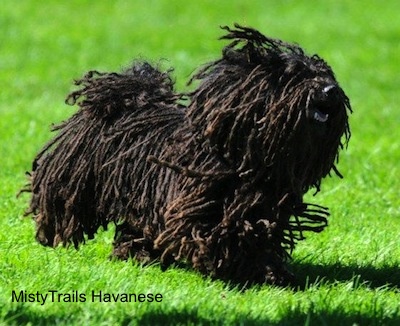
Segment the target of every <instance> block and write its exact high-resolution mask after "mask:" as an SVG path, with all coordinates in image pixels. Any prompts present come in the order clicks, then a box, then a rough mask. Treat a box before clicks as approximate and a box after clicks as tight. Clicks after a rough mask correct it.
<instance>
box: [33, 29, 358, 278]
mask: <svg viewBox="0 0 400 326" xmlns="http://www.w3.org/2000/svg"><path fill="white" fill-rule="evenodd" d="M224 29H225V30H226V31H227V35H225V36H224V37H222V39H227V40H232V42H231V44H229V45H228V46H226V47H225V48H224V50H223V53H222V58H220V59H219V60H217V61H215V62H212V63H210V64H208V65H206V66H205V67H203V68H202V69H201V70H200V71H199V72H198V73H197V74H196V75H195V76H194V77H193V79H192V81H191V82H193V81H196V80H199V81H200V82H199V85H198V87H197V89H196V90H194V91H193V92H191V93H189V94H186V95H184V94H179V93H176V92H174V89H173V82H172V80H171V78H170V76H169V74H168V73H165V72H160V71H159V70H158V69H156V68H154V67H152V66H151V65H150V64H148V63H145V62H144V63H143V62H142V63H136V64H134V65H133V67H131V68H130V69H128V70H126V71H125V72H123V73H120V74H119V73H99V72H97V71H91V72H89V73H88V74H87V75H86V76H84V77H83V79H81V80H79V81H77V82H76V85H78V86H80V89H79V90H77V91H75V92H73V93H71V94H70V95H69V96H68V98H67V103H69V104H75V103H77V104H78V105H79V107H80V109H79V111H78V112H77V113H75V115H73V116H72V117H71V118H70V119H69V120H68V121H66V122H64V123H62V124H61V125H59V126H57V127H55V128H54V130H56V131H57V135H56V136H55V138H54V139H53V140H52V141H51V142H50V143H49V144H48V145H47V146H45V147H44V149H43V150H42V151H41V152H40V153H39V154H38V155H37V157H36V159H35V160H34V162H33V171H32V173H31V178H30V185H29V189H27V190H28V191H30V192H32V199H31V204H30V210H29V212H28V213H31V214H33V215H34V220H35V221H36V224H37V236H36V237H37V239H38V241H39V242H40V243H42V244H44V245H47V246H52V247H55V246H57V245H58V244H59V243H62V244H63V245H67V244H69V243H71V242H72V243H73V244H74V245H75V246H76V247H78V245H79V243H81V242H84V241H85V235H87V237H88V238H89V239H91V238H93V236H94V234H95V233H96V231H97V230H98V228H99V227H100V226H103V227H104V228H106V227H107V224H108V223H110V222H114V223H115V224H116V230H117V231H116V235H115V242H114V255H116V256H118V257H120V258H123V259H126V258H128V257H130V256H132V257H134V258H136V259H138V260H140V261H144V262H146V261H153V260H159V261H161V263H162V265H163V266H167V265H169V264H171V263H172V262H175V261H181V262H185V263H189V264H191V265H192V266H193V267H194V268H195V269H197V270H199V271H201V272H202V273H204V274H207V275H211V276H213V277H217V278H220V279H224V280H229V281H234V282H239V283H245V282H250V283H263V282H268V283H275V284H285V283H286V282H287V281H290V280H291V278H292V275H291V274H290V273H289V272H287V271H286V268H285V262H286V261H287V260H288V258H289V257H290V253H291V251H292V250H293V248H294V246H295V243H296V242H297V241H298V240H302V239H304V236H303V231H314V232H320V231H321V230H323V228H324V227H325V226H326V224H327V219H326V218H327V216H328V215H329V214H328V211H327V209H326V208H324V207H322V206H318V205H313V204H306V203H304V202H303V195H304V194H305V193H306V192H307V191H308V190H309V189H310V188H315V189H316V191H319V189H320V183H321V180H322V179H323V178H324V177H325V176H326V175H328V174H329V173H330V172H331V171H334V172H335V173H336V174H337V175H338V176H341V175H340V173H339V172H338V170H337V169H336V167H335V163H336V162H337V161H338V151H339V149H341V148H343V146H344V145H346V144H347V141H348V140H349V137H350V131H349V125H348V113H349V112H351V108H350V103H349V100H348V98H347V97H346V95H345V93H344V92H343V90H342V89H341V88H340V86H339V84H338V82H337V81H336V79H335V76H334V74H333V72H332V70H331V68H330V67H329V66H328V65H327V64H326V62H325V61H323V60H322V59H321V58H319V57H318V56H317V55H314V56H311V57H310V56H307V55H305V54H304V52H303V50H302V49H301V48H300V47H298V46H297V45H292V44H287V43H285V42H282V41H279V40H275V39H271V38H268V37H265V36H264V35H262V34H260V33H259V32H257V31H256V30H254V29H250V28H244V27H241V26H239V25H235V29H230V28H228V27H224ZM187 103H188V104H187ZM186 104H187V105H186ZM342 136H343V137H342ZM342 138H343V140H342Z"/></svg>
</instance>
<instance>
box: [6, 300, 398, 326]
mask: <svg viewBox="0 0 400 326" xmlns="http://www.w3.org/2000/svg"><path fill="white" fill-rule="evenodd" d="M82 315H85V316H86V318H85V317H84V318H82ZM87 316H88V314H87V313H85V314H80V316H78V315H65V314H51V313H50V314H49V313H48V312H47V313H46V315H43V312H40V311H35V310H32V309H30V308H29V307H26V306H23V305H21V306H18V307H16V309H13V310H12V311H10V312H8V313H7V314H6V315H5V316H4V317H5V318H4V319H3V320H2V321H3V322H6V324H7V325H26V324H31V325H39V326H40V325H77V324H82V323H90V324H91V323H95V324H97V323H102V324H104V323H105V322H109V323H110V324H113V325H121V326H129V325H166V326H168V325H257V326H258V325H324V324H325V325H355V324H358V325H382V324H383V325H399V324H400V317H398V316H395V317H393V318H390V317H382V318H379V316H375V317H370V316H366V315H362V314H360V313H355V314H351V313H345V312H343V311H324V310H322V311H319V312H312V311H308V312H306V313H304V312H303V311H300V310H299V309H294V310H291V311H290V313H289V314H288V315H286V316H284V317H283V318H281V319H280V320H274V321H272V320H269V319H262V318H251V317H249V316H248V315H243V314H237V315H234V316H229V319H228V320H226V319H225V318H224V317H223V316H220V317H215V316H207V317H203V316H199V315H198V313H197V312H196V310H195V309H193V310H192V311H177V310H172V311H166V312H163V311H149V312H145V313H144V314H142V315H141V316H132V315H128V314H126V313H122V314H121V315H118V316H116V315H114V316H110V318H109V319H108V320H99V318H96V317H94V318H93V319H92V318H90V317H89V318H88V317H87Z"/></svg>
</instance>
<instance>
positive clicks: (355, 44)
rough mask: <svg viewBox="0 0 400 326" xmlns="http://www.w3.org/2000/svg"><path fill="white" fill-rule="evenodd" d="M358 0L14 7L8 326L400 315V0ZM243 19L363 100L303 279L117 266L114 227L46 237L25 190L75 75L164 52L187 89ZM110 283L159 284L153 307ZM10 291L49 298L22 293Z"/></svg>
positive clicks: (4, 277)
mask: <svg viewBox="0 0 400 326" xmlns="http://www.w3.org/2000/svg"><path fill="white" fill-rule="evenodd" d="M360 4H361V2H357V1H353V2H351V1H346V0H327V1H319V2H310V1H308V0H307V1H306V0H300V1H291V0H287V1H279V2H278V1H272V0H267V1H265V0H255V1H239V0H231V1H225V0H223V1H211V0H206V1H197V2H194V1H193V2H189V1H183V0H180V1H175V0H169V1H167V0H165V1H162V0H148V1H146V2H143V1H127V0H126V1H122V0H121V1H118V0H116V1H105V0H104V1H101V0H98V1H84V0H71V1H57V0H49V1H39V0H37V1H35V0H21V1H12V0H4V1H2V3H1V10H0V29H1V33H0V85H1V90H0V324H4V325H25V324H29V325H54V324H58V325H136V324H140V325H146V324H149V325H157V324H159V325H208V324H211V325H214V324H217V325H218V324H221V325H224V324H231V325H240V324H243V325H268V324H271V325H399V324H400V293H399V292H400V291H399V289H400V269H399V265H400V240H399V235H400V199H399V198H400V196H399V195H400V193H399V192H400V164H399V162H400V142H399V139H400V128H399V126H400V110H399V108H398V107H397V106H398V105H399V104H398V103H399V88H400V73H399V59H398V57H399V53H400V20H399V19H398V9H399V8H398V1H397V0H387V1H385V2H384V3H383V2H381V1H380V2H378V1H376V0H365V1H363V2H362V4H361V5H360ZM233 22H238V23H241V24H243V25H249V26H253V27H255V28H257V29H260V30H261V31H262V32H264V33H266V34H267V35H270V36H273V37H278V38H282V39H284V40H287V41H295V42H298V43H299V44H301V45H302V46H303V47H304V48H305V49H306V50H307V52H309V53H318V54H319V55H320V56H322V57H323V58H325V59H326V60H327V61H328V62H329V64H330V65H331V66H332V67H333V69H334V71H335V73H336V76H337V78H338V79H339V81H340V82H341V85H342V87H343V88H344V89H345V91H346V93H347V94H348V96H349V97H350V99H351V103H352V106H353V109H354V114H353V115H352V117H351V128H352V139H351V142H350V145H349V148H348V150H347V151H346V152H345V153H343V154H342V156H341V161H340V164H339V169H340V171H341V172H342V173H343V174H344V175H345V178H344V179H343V180H339V179H338V178H328V179H327V180H325V181H326V182H324V183H323V185H322V191H321V193H319V194H318V195H317V196H316V198H311V197H312V195H311V194H310V195H309V197H310V198H308V199H309V200H311V201H312V202H316V203H319V204H323V205H326V206H328V207H330V209H331V213H332V216H331V218H330V220H329V224H330V225H329V227H328V228H327V229H326V230H325V231H324V232H323V233H321V234H309V236H308V238H307V240H305V241H303V242H302V243H299V245H298V247H297V248H296V250H295V251H294V254H293V262H292V263H291V269H292V270H293V271H294V272H295V273H296V275H297V276H298V277H299V280H300V282H301V284H302V285H301V286H300V287H299V288H296V289H293V288H290V289H289V288H278V287H271V286H257V287H253V288H251V289H249V290H247V291H244V292H243V291H240V289H237V288H232V287H229V286H228V285H227V284H224V283H222V282H219V281H211V280H209V279H206V278H203V277H202V276H200V275H198V274H197V273H195V272H193V271H190V270H183V269H177V268H170V269H168V270H167V271H165V272H162V271H161V270H160V268H159V266H158V265H154V266H147V267H143V266H141V265H138V264H136V263H135V262H132V261H129V262H121V261H112V260H108V256H109V254H110V252H111V243H112V232H103V233H100V234H99V236H98V237H97V238H96V239H95V240H93V241H91V242H89V243H88V244H87V245H86V246H83V247H82V248H81V249H80V250H79V251H75V250H74V249H72V248H71V249H64V248H57V249H55V250H54V249H49V248H44V247H42V246H40V245H39V244H38V243H37V242H36V241H35V240H34V225H33V222H32V221H31V219H30V218H24V217H23V212H24V209H25V208H26V207H27V203H28V200H29V197H28V196H27V195H24V196H21V197H20V198H16V194H17V193H18V191H19V189H20V188H21V187H23V185H24V184H25V183H26V178H25V176H24V173H25V171H27V170H29V169H30V164H31V162H32V159H33V157H34V155H35V154H36V152H37V151H38V150H39V149H40V148H41V147H42V146H43V145H44V143H45V142H46V141H47V140H48V139H50V137H51V135H50V132H49V127H50V125H51V124H52V123H54V122H60V121H61V120H63V119H65V118H66V117H68V116H70V115H71V114H72V113H73V112H74V108H70V107H67V106H66V105H65V104H64V103H63V101H64V98H65V96H66V94H67V93H68V92H69V91H70V90H72V88H73V87H72V80H73V79H74V78H78V77H80V76H81V75H82V74H83V73H84V72H86V71H87V70H91V69H97V70H105V71H113V70H114V71H115V70H120V69H121V68H122V67H124V66H127V65H129V63H130V62H131V60H132V59H134V58H148V59H149V60H151V61H152V62H157V61H158V60H159V59H162V60H161V63H162V65H163V66H164V67H166V68H168V67H175V68H176V69H175V72H174V75H175V77H176V80H177V88H178V89H183V88H184V87H185V82H186V81H187V80H188V79H189V76H190V75H191V74H192V73H193V71H194V70H195V68H196V67H198V66H199V65H201V64H203V63H205V62H208V61H210V60H213V59H214V58H216V57H218V56H219V55H220V50H221V47H222V46H223V44H224V43H223V42H220V41H217V38H218V37H219V36H220V35H222V32H221V31H220V30H219V28H218V27H219V26H220V25H227V24H229V25H231V24H232V23H233ZM307 196H308V195H307ZM13 291H14V292H13ZM21 291H22V292H21ZM49 291H51V292H49ZM100 292H101V293H102V294H103V295H104V294H106V293H108V294H114V295H117V294H123V293H136V294H139V293H144V294H152V295H153V301H152V302H148V301H146V302H117V303H115V302H104V298H106V297H107V296H103V298H102V300H103V302H99V297H98V295H99V294H100ZM13 293H14V298H15V296H19V295H24V294H27V295H28V294H35V295H36V294H37V293H39V294H46V293H47V294H48V298H47V300H46V302H45V303H44V304H41V303H38V302H25V303H22V302H19V303H17V302H12V299H13ZM157 294H159V296H158V297H156V295H157ZM93 295H94V296H93ZM51 296H53V297H51ZM27 298H28V299H29V298H30V297H29V296H28V297H27ZM155 298H158V299H159V300H158V301H160V302H157V301H156V300H155ZM83 299H85V300H83ZM68 300H69V301H72V302H65V301H68ZM14 301H15V300H14Z"/></svg>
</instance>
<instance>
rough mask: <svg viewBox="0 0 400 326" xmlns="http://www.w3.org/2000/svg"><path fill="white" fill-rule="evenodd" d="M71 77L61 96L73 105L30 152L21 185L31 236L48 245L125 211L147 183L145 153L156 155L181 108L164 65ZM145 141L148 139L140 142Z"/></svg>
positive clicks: (76, 238)
mask: <svg viewBox="0 0 400 326" xmlns="http://www.w3.org/2000/svg"><path fill="white" fill-rule="evenodd" d="M75 84H76V85H77V86H79V87H80V89H79V90H76V91H74V92H72V93H71V94H70V95H69V96H68V97H67V100H66V102H67V103H68V104H70V105H73V104H78V105H79V107H80V109H79V110H78V112H77V113H75V114H74V115H73V116H72V117H71V118H70V119H68V120H67V121H65V122H63V123H61V124H60V125H58V126H56V127H54V128H53V131H57V132H58V133H57V135H56V136H55V137H54V138H53V139H52V140H51V141H50V142H49V143H48V144H47V145H46V146H45V147H44V148H43V149H42V151H41V152H40V153H39V154H38V155H37V157H36V158H35V160H34V162H33V168H32V173H30V185H29V186H28V188H27V189H26V191H29V192H31V193H32V198H31V203H30V208H29V210H28V212H27V214H33V215H34V219H35V221H36V224H37V235H36V238H37V239H38V241H39V242H40V243H42V244H44V245H48V246H56V245H57V244H59V243H63V244H64V245H67V244H68V243H70V242H72V243H74V245H75V247H77V246H78V244H79V243H80V242H83V241H85V234H86V235H88V238H89V239H90V238H93V236H94V234H95V233H96V231H97V229H98V228H99V227H100V226H103V227H104V228H106V226H107V224H108V222H110V221H116V220H118V219H119V218H121V217H125V215H127V212H126V210H127V207H128V206H129V205H127V203H128V202H129V201H130V200H131V198H128V197H134V194H133V193H132V192H134V191H140V190H141V189H142V188H143V189H144V188H146V189H147V188H150V187H147V185H146V184H145V181H143V176H141V173H142V174H144V173H147V172H148V165H150V164H151V163H146V159H147V156H148V155H150V154H151V155H158V154H159V152H160V151H161V150H162V149H161V148H162V143H163V142H162V141H157V139H158V137H160V134H161V135H163V134H165V133H168V130H170V132H172V131H171V130H172V129H174V127H173V126H174V125H177V124H178V123H177V122H178V121H180V120H181V119H182V117H183V115H184V113H183V110H181V108H182V106H181V105H179V104H178V100H179V98H180V97H181V96H180V95H179V94H176V93H174V91H173V81H172V80H171V78H170V76H169V74H168V72H161V71H159V70H158V69H156V68H154V67H152V66H151V65H150V64H148V63H135V64H134V65H133V66H132V67H131V68H129V69H127V70H126V71H125V72H123V73H100V72H97V71H91V72H89V73H87V74H86V75H85V76H84V77H83V78H82V79H80V80H78V81H76V82H75ZM165 130H167V132H165ZM146 142H152V146H141V145H143V144H144V143H146ZM149 148H151V152H150V153H149V151H150V149H149ZM146 164H147V165H146ZM146 169H147V170H146ZM141 187H142V188H141ZM131 214H132V213H131Z"/></svg>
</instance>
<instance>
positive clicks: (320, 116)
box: [313, 110, 329, 122]
mask: <svg viewBox="0 0 400 326" xmlns="http://www.w3.org/2000/svg"><path fill="white" fill-rule="evenodd" d="M328 117H329V114H327V113H322V112H321V111H318V110H315V111H314V116H313V118H314V120H317V121H319V122H326V121H327V120H328Z"/></svg>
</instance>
